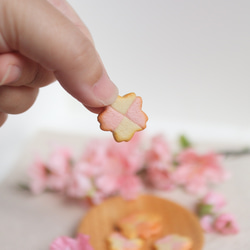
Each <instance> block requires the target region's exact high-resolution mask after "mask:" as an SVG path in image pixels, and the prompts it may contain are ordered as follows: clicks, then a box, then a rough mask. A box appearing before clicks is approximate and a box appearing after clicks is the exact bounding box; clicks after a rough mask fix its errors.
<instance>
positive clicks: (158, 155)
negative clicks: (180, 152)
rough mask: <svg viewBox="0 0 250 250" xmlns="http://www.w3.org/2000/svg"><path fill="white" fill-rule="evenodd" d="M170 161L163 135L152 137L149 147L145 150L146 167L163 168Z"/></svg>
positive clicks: (169, 164) (168, 150)
mask: <svg viewBox="0 0 250 250" xmlns="http://www.w3.org/2000/svg"><path fill="white" fill-rule="evenodd" d="M171 161H172V156H171V152H170V149H169V146H168V144H167V142H166V140H165V138H164V136H162V135H157V136H155V137H153V138H152V141H151V147H150V149H149V150H147V152H146V164H147V167H149V168H151V167H153V168H157V169H162V170H165V169H166V168H169V166H171Z"/></svg>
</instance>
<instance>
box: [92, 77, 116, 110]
mask: <svg viewBox="0 0 250 250" xmlns="http://www.w3.org/2000/svg"><path fill="white" fill-rule="evenodd" d="M92 88H93V93H94V95H95V97H96V98H97V99H98V101H99V102H101V103H102V104H103V105H104V106H107V105H110V104H112V103H114V101H115V100H116V98H117V95H118V89H117V87H116V85H115V84H114V83H113V82H112V81H111V80H110V78H109V77H108V75H107V73H106V72H104V73H103V74H102V76H101V78H100V79H99V80H98V81H97V82H96V83H95V84H94V85H93V87H92Z"/></svg>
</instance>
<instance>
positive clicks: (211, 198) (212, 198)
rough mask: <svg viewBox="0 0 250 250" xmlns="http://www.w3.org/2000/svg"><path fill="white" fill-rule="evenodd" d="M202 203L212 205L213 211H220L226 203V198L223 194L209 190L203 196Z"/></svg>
mask: <svg viewBox="0 0 250 250" xmlns="http://www.w3.org/2000/svg"><path fill="white" fill-rule="evenodd" d="M200 203H201V204H203V205H210V206H211V208H212V210H211V213H218V212H219V211H220V210H221V209H222V207H224V206H225V205H226V200H225V198H224V197H223V196H222V195H221V194H218V193H215V192H209V193H207V194H206V195H205V196H204V197H203V198H202V200H201V202H200Z"/></svg>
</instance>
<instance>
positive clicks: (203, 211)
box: [197, 203, 213, 217]
mask: <svg viewBox="0 0 250 250" xmlns="http://www.w3.org/2000/svg"><path fill="white" fill-rule="evenodd" d="M197 214H198V216H200V217H202V216H204V215H209V214H210V215H212V214H213V206H212V205H209V204H202V203H201V204H199V205H198V207H197Z"/></svg>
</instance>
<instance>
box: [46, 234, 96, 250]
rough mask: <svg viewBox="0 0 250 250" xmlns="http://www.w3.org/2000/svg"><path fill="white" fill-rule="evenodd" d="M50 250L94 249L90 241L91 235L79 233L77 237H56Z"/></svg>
mask: <svg viewBox="0 0 250 250" xmlns="http://www.w3.org/2000/svg"><path fill="white" fill-rule="evenodd" d="M50 250H94V249H93V247H92V246H91V245H90V243H89V236H87V235H84V234H79V235H78V236H77V237H76V238H75V239H74V238H70V237H67V236H62V237H59V238H57V239H55V240H54V241H53V242H52V243H51V245H50Z"/></svg>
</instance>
